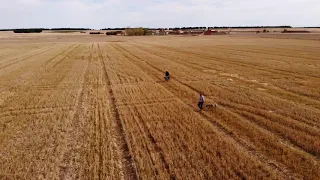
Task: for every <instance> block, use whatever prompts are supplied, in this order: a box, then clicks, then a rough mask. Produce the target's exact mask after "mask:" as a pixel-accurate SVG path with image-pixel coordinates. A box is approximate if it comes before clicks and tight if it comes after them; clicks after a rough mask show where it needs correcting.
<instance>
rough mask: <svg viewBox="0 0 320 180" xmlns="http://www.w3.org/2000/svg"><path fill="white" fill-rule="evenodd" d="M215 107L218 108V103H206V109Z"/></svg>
mask: <svg viewBox="0 0 320 180" xmlns="http://www.w3.org/2000/svg"><path fill="white" fill-rule="evenodd" d="M217 108H218V104H217V103H213V104H207V105H206V109H207V110H212V109H214V110H216V109H217Z"/></svg>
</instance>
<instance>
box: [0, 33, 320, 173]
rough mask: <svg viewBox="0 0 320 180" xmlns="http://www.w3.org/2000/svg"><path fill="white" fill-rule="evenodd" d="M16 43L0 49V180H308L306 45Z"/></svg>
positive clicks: (41, 39) (188, 40)
mask: <svg viewBox="0 0 320 180" xmlns="http://www.w3.org/2000/svg"><path fill="white" fill-rule="evenodd" d="M49 37H50V38H61V37H63V38H62V39H60V40H59V39H58V40H57V39H55V40H52V41H48V38H49ZM17 38H18V39H20V41H22V42H21V43H18V42H16V41H15V40H16V39H17ZM25 38H26V37H14V38H11V39H10V37H5V38H4V39H5V40H3V43H0V79H1V81H0V146H1V149H0V179H41V178H42V179H43V178H44V179H77V178H80V179H244V178H245V179H291V178H293V179H319V178H320V164H319V160H320V122H319V121H320V119H319V117H320V91H319V87H320V59H319V57H320V52H319V51H318V49H319V48H320V45H319V43H318V42H317V41H311V40H309V41H307V40H297V39H264V38H256V37H228V36H223V37H216V36H215V37H153V38H150V37H139V38H128V37H117V39H115V38H108V37H101V39H98V38H97V37H92V36H88V35H83V36H73V35H70V36H67V35H62V36H60V35H56V36H55V35H46V36H45V35H41V36H38V37H34V39H32V40H30V41H31V42H34V43H28V42H26V41H24V40H22V39H25ZM28 38H33V37H28ZM28 38H26V39H25V40H28ZM13 41H14V42H13ZM94 41H95V42H94ZM103 41H105V42H103ZM106 41H109V42H106ZM165 70H168V71H169V72H171V74H172V80H171V81H169V82H164V81H163V73H164V71H165ZM200 92H203V93H204V94H205V96H206V100H207V102H208V103H213V102H216V103H218V104H219V107H218V109H217V110H216V111H201V112H200V111H198V110H197V108H196V104H197V102H196V101H197V98H198V95H199V93H200Z"/></svg>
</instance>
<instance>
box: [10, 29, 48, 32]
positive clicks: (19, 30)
mask: <svg viewBox="0 0 320 180" xmlns="http://www.w3.org/2000/svg"><path fill="white" fill-rule="evenodd" d="M13 32H14V33H41V32H42V29H15V30H13Z"/></svg>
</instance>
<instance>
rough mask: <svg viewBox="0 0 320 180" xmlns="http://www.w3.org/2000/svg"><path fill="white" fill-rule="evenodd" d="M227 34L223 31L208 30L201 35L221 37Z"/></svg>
mask: <svg viewBox="0 0 320 180" xmlns="http://www.w3.org/2000/svg"><path fill="white" fill-rule="evenodd" d="M228 33H229V32H225V31H216V30H213V29H209V30H207V31H205V32H204V33H203V35H223V34H228Z"/></svg>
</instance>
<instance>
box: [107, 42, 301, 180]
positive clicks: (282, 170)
mask: <svg viewBox="0 0 320 180" xmlns="http://www.w3.org/2000/svg"><path fill="white" fill-rule="evenodd" d="M111 46H112V47H113V48H115V49H116V50H118V51H120V52H121V51H122V52H127V53H128V54H130V55H131V56H133V57H135V58H137V59H139V60H140V61H144V60H142V59H141V58H139V57H137V56H136V55H134V54H132V53H130V52H129V51H127V50H125V49H124V48H122V47H120V46H118V47H115V46H114V44H113V45H111ZM122 55H123V56H124V57H126V58H127V59H128V60H130V61H131V62H132V63H133V64H135V65H137V66H138V67H139V68H140V69H141V70H143V69H144V68H143V67H142V66H141V65H139V64H137V63H136V61H135V60H133V59H132V58H131V57H129V56H128V55H126V53H122ZM144 62H146V61H144ZM146 64H147V65H148V66H149V67H151V68H152V69H154V70H156V71H158V72H162V70H161V69H159V68H157V67H155V66H153V65H151V64H150V63H148V62H146ZM147 74H148V73H147ZM158 79H159V80H160V78H158ZM172 79H173V80H175V81H176V82H178V83H179V84H181V85H183V86H185V87H187V88H188V89H191V90H192V91H195V92H198V90H197V89H195V88H193V87H192V86H189V85H188V84H185V83H183V82H180V81H179V80H177V79H175V78H172ZM161 86H162V87H163V88H165V89H166V90H168V91H169V92H171V93H173V94H174V92H172V90H170V89H168V88H167V87H166V86H164V85H161ZM177 98H178V99H180V97H177ZM180 101H181V102H182V103H183V104H184V105H186V106H187V107H189V108H191V109H192V110H193V111H194V107H193V106H192V105H191V104H189V103H186V102H185V101H184V100H183V99H180ZM195 112H196V111H195ZM197 114H199V115H200V116H201V117H203V118H204V119H205V120H206V121H208V122H210V123H211V124H212V125H213V126H215V127H216V128H217V129H219V130H220V132H222V133H223V134H225V135H226V137H229V138H231V139H233V141H234V142H235V143H236V144H237V145H238V146H240V147H242V148H243V149H245V150H246V151H247V152H248V153H249V154H252V156H254V157H255V159H257V160H259V161H260V162H261V163H263V164H266V165H267V166H268V167H269V168H271V169H272V170H273V171H274V172H277V173H278V174H279V175H280V176H281V177H291V178H294V179H295V178H296V179H299V178H297V177H299V175H297V174H295V173H294V172H292V171H291V170H289V169H287V167H286V166H285V165H283V164H280V163H279V162H275V161H273V160H270V159H268V158H267V157H265V156H264V155H263V154H261V153H259V152H257V151H256V150H255V148H254V147H251V145H249V143H247V142H246V140H244V139H241V138H239V137H237V136H236V135H235V134H234V133H233V132H232V131H230V130H229V129H228V128H226V127H224V126H223V125H222V124H220V123H219V122H218V121H216V120H214V119H212V117H210V116H208V114H207V113H203V112H197Z"/></svg>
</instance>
